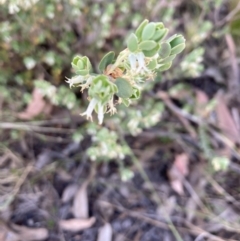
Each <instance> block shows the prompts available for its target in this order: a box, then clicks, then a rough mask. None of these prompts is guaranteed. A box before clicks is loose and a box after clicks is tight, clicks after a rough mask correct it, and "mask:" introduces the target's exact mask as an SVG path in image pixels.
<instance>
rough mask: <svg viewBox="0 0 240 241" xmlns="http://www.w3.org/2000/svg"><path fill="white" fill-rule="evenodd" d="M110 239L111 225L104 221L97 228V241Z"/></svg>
mask: <svg viewBox="0 0 240 241" xmlns="http://www.w3.org/2000/svg"><path fill="white" fill-rule="evenodd" d="M111 240H112V226H111V225H110V224H109V223H105V224H104V226H103V227H101V228H100V229H99V233H98V239H97V241H111Z"/></svg>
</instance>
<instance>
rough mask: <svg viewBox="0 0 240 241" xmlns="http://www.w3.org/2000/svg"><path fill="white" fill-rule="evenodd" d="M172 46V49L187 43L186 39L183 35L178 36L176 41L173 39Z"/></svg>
mask: <svg viewBox="0 0 240 241" xmlns="http://www.w3.org/2000/svg"><path fill="white" fill-rule="evenodd" d="M169 43H170V45H171V47H172V48H174V47H176V46H178V45H180V44H183V43H185V39H184V37H183V36H182V35H177V36H176V37H175V38H174V39H172V40H171V41H170V42H169Z"/></svg>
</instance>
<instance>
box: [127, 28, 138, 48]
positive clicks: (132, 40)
mask: <svg viewBox="0 0 240 241" xmlns="http://www.w3.org/2000/svg"><path fill="white" fill-rule="evenodd" d="M127 47H128V49H129V50H130V51H131V52H135V51H136V50H137V48H138V39H137V36H136V35H135V34H134V33H131V35H130V36H129V38H128V40H127Z"/></svg>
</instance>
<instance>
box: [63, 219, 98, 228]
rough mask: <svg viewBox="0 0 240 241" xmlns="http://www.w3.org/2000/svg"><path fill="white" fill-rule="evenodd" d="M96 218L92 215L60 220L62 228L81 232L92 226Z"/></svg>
mask: <svg viewBox="0 0 240 241" xmlns="http://www.w3.org/2000/svg"><path fill="white" fill-rule="evenodd" d="M95 221H96V219H95V217H91V218H89V219H75V218H74V219H68V220H60V221H59V226H60V228H61V229H63V230H65V231H70V232H79V231H81V230H84V229H87V228H90V227H91V226H92V225H93V224H94V223H95Z"/></svg>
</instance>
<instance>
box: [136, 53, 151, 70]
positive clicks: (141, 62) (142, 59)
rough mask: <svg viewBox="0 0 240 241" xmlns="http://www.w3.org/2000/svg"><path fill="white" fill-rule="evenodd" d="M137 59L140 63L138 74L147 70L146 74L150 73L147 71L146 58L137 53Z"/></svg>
mask: <svg viewBox="0 0 240 241" xmlns="http://www.w3.org/2000/svg"><path fill="white" fill-rule="evenodd" d="M136 58H137V61H138V69H137V72H140V71H141V70H145V71H146V72H149V70H148V69H147V67H146V65H145V60H144V58H145V56H144V54H143V53H142V52H140V53H137V54H136Z"/></svg>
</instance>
